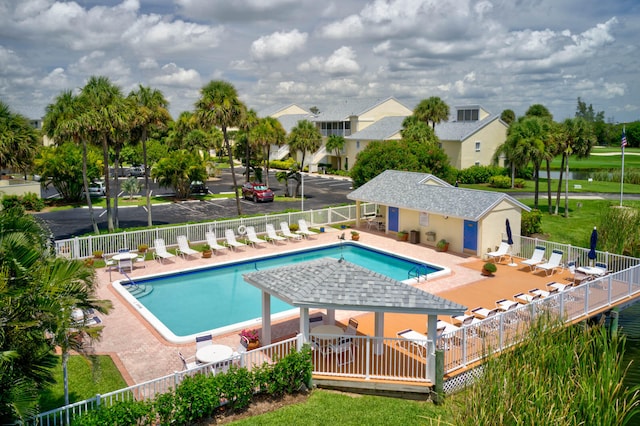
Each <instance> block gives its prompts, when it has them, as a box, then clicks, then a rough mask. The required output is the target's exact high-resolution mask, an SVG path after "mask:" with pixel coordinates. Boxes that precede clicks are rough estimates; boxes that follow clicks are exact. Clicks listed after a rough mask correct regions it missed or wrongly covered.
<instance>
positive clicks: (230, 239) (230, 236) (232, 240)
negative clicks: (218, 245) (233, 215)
mask: <svg viewBox="0 0 640 426" xmlns="http://www.w3.org/2000/svg"><path fill="white" fill-rule="evenodd" d="M224 236H225V237H226V239H227V245H228V246H229V247H231V250H235V249H237V248H238V247H244V246H246V244H245V243H241V242H239V241H238V240H236V234H234V233H233V229H227V230H226V231H224Z"/></svg>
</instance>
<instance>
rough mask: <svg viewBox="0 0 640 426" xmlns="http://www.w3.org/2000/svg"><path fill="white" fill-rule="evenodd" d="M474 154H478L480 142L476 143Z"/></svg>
mask: <svg viewBox="0 0 640 426" xmlns="http://www.w3.org/2000/svg"><path fill="white" fill-rule="evenodd" d="M476 152H480V142H476Z"/></svg>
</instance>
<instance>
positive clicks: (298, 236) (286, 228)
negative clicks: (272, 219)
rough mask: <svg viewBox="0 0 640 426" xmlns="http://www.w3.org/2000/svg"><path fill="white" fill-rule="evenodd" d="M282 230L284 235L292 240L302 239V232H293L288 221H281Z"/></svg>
mask: <svg viewBox="0 0 640 426" xmlns="http://www.w3.org/2000/svg"><path fill="white" fill-rule="evenodd" d="M280 230H281V231H282V235H284V236H285V237H286V238H288V239H290V240H300V239H302V235H301V234H294V233H293V232H291V229H289V224H288V223H287V222H280Z"/></svg>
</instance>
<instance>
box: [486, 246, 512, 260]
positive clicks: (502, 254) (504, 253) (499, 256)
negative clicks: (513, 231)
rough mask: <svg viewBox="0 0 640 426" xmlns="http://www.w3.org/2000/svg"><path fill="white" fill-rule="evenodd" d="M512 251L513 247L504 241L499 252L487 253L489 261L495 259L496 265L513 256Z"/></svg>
mask: <svg viewBox="0 0 640 426" xmlns="http://www.w3.org/2000/svg"><path fill="white" fill-rule="evenodd" d="M510 251H511V246H510V245H509V244H508V243H507V242H505V241H503V242H501V243H500V247H498V250H496V251H491V252H489V253H487V257H488V258H489V259H493V261H494V262H495V263H500V262H502V260H503V259H504V258H506V257H508V256H511V254H510V253H509V252H510Z"/></svg>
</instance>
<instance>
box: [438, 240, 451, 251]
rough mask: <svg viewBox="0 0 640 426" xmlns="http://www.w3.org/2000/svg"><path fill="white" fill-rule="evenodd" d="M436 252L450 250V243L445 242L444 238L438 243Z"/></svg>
mask: <svg viewBox="0 0 640 426" xmlns="http://www.w3.org/2000/svg"><path fill="white" fill-rule="evenodd" d="M436 250H437V251H447V250H449V241H447V240H445V239H444V238H443V239H441V240H440V241H438V243H437V244H436Z"/></svg>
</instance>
